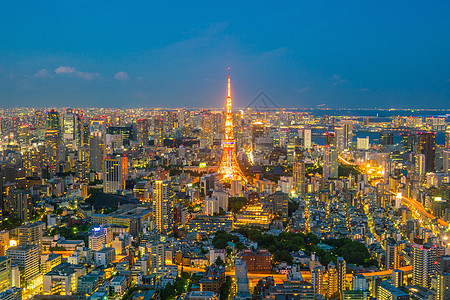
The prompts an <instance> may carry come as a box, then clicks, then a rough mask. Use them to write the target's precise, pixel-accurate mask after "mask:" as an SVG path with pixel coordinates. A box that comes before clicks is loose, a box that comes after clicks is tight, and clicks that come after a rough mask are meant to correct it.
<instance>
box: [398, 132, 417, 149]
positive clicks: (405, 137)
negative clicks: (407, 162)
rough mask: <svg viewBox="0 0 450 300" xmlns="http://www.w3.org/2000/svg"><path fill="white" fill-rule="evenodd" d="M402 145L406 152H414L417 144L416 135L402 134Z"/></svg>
mask: <svg viewBox="0 0 450 300" xmlns="http://www.w3.org/2000/svg"><path fill="white" fill-rule="evenodd" d="M400 143H401V144H402V145H403V149H404V150H405V151H406V152H412V151H413V149H414V145H415V144H416V135H415V134H413V133H409V132H407V133H402V134H401V140H400Z"/></svg>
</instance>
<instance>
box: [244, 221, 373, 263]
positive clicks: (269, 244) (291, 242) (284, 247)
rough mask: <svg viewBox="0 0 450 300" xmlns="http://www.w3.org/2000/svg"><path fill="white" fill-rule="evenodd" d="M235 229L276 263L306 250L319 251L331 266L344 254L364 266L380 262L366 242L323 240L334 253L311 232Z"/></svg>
mask: <svg viewBox="0 0 450 300" xmlns="http://www.w3.org/2000/svg"><path fill="white" fill-rule="evenodd" d="M236 232H239V233H241V234H242V235H244V236H245V237H246V238H248V239H250V240H252V241H255V242H257V243H258V246H259V247H260V248H265V249H267V250H269V251H270V252H271V253H272V254H273V262H274V263H278V262H282V261H285V262H287V263H292V260H293V257H292V255H291V252H293V251H299V250H303V251H305V253H306V254H311V253H312V252H314V253H316V255H317V256H318V257H319V260H320V262H321V263H322V264H323V265H328V264H329V263H330V261H332V260H333V261H336V258H337V257H338V256H342V257H343V258H344V259H345V261H346V262H347V263H350V264H356V265H363V266H365V267H370V266H377V265H378V262H377V261H376V260H375V259H373V258H372V257H371V255H370V253H369V251H368V250H367V248H366V246H365V245H364V244H362V243H359V242H356V241H353V240H351V239H349V238H342V239H328V240H325V241H324V243H326V244H327V245H330V246H331V247H333V248H334V250H333V251H332V252H328V251H324V250H322V249H320V248H319V247H317V244H318V243H319V239H318V238H317V236H316V235H315V234H312V233H307V234H304V233H292V232H282V233H281V234H280V235H279V236H273V235H268V234H264V233H263V232H262V231H261V229H260V228H258V227H241V228H239V229H236Z"/></svg>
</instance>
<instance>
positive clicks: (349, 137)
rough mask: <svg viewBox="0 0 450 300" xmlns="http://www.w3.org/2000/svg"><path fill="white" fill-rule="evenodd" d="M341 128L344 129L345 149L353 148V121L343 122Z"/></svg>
mask: <svg viewBox="0 0 450 300" xmlns="http://www.w3.org/2000/svg"><path fill="white" fill-rule="evenodd" d="M341 126H342V128H343V129H344V148H345V149H346V148H348V147H351V145H352V142H353V120H342V121H341Z"/></svg>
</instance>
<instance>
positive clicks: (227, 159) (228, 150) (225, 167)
mask: <svg viewBox="0 0 450 300" xmlns="http://www.w3.org/2000/svg"><path fill="white" fill-rule="evenodd" d="M232 107H233V102H232V100H231V84H230V68H228V91H227V112H226V117H225V136H224V138H223V140H222V151H223V152H222V159H221V160H220V165H219V169H218V170H217V172H218V173H219V174H220V175H222V180H226V181H231V180H243V181H247V179H246V178H245V176H244V173H242V170H241V168H240V167H239V164H238V162H237V159H236V149H235V141H234V133H233V108H232Z"/></svg>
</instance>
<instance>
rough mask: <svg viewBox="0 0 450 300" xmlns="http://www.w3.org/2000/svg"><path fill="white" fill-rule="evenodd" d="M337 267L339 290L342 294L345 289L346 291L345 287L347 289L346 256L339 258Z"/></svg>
mask: <svg viewBox="0 0 450 300" xmlns="http://www.w3.org/2000/svg"><path fill="white" fill-rule="evenodd" d="M336 269H337V274H338V281H337V284H338V291H339V294H340V295H342V293H343V291H345V289H346V286H345V284H346V282H347V279H346V276H347V263H346V262H345V260H344V258H342V257H338V258H337V266H336Z"/></svg>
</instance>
